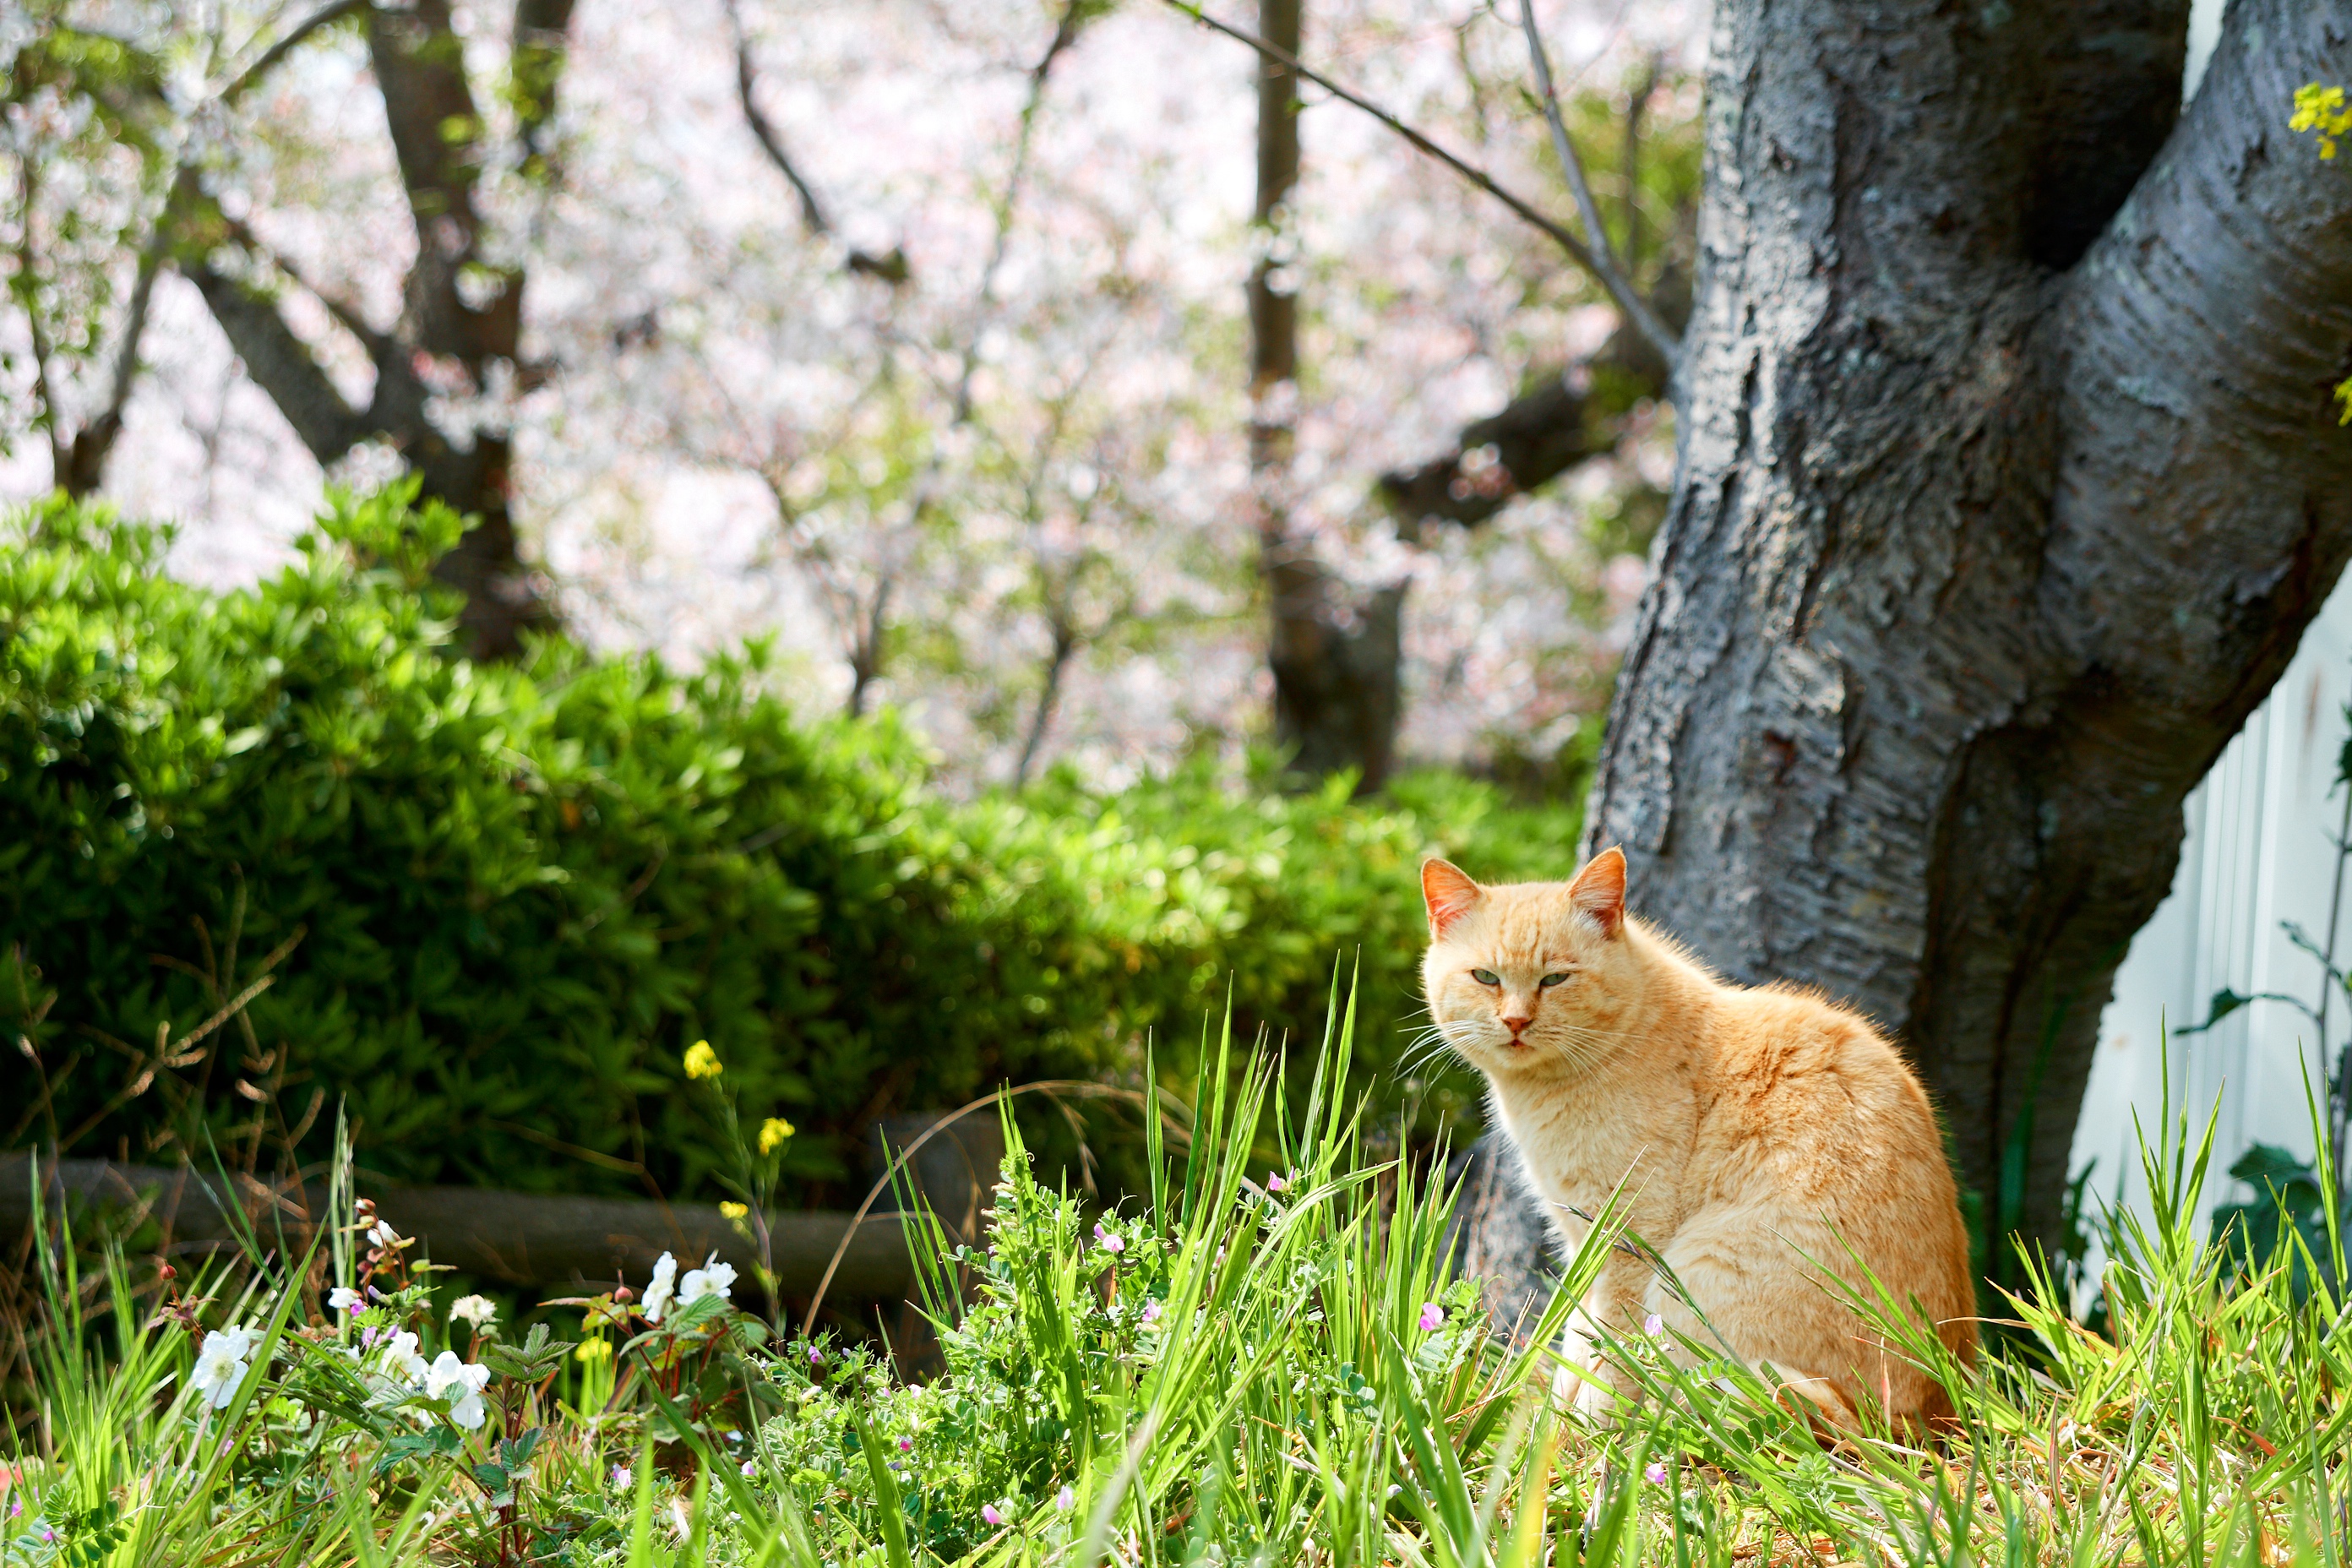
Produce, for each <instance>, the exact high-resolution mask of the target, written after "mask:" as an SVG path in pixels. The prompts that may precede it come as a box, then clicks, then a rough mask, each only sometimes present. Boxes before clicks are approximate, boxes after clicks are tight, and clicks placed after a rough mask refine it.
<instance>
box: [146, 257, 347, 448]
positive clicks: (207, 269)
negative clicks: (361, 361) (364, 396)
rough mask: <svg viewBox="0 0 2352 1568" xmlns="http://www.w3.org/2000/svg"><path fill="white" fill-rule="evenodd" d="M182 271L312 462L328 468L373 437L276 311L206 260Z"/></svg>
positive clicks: (189, 264) (190, 263)
mask: <svg viewBox="0 0 2352 1568" xmlns="http://www.w3.org/2000/svg"><path fill="white" fill-rule="evenodd" d="M180 270H181V272H182V273H183V274H184V276H185V277H186V278H187V279H188V280H189V281H190V282H192V283H194V285H195V286H196V288H197V289H198V291H200V292H201V293H202V294H203V295H204V297H205V304H206V305H207V306H209V307H210V308H211V310H212V313H213V319H214V320H215V321H218V322H219V323H220V325H221V331H224V332H226V333H227V334H228V341H229V346H230V347H231V348H233V349H235V350H236V353H237V357H238V358H239V359H241V360H243V361H244V362H245V370H246V374H247V375H250V376H251V377H252V378H253V379H254V382H255V384H257V385H258V386H259V387H260V388H261V389H262V390H263V391H264V392H266V393H268V395H269V400H270V401H271V402H272V403H275V404H276V405H278V411H279V412H280V413H281V414H283V415H284V416H286V422H287V423H288V424H289V425H291V426H293V427H294V434H295V435H296V436H298V437H300V438H301V442H302V445H303V446H304V447H308V448H309V449H310V455H311V456H312V457H313V458H317V459H318V460H319V461H320V463H322V464H324V463H331V462H333V461H334V460H335V459H336V458H340V457H341V456H342V455H343V454H344V453H346V452H348V451H350V450H351V449H352V447H354V446H356V445H358V444H359V443H360V442H361V441H362V440H363V439H365V438H366V437H367V436H368V435H370V434H371V430H370V427H369V425H368V422H367V421H366V420H365V419H364V418H363V417H362V416H361V415H360V413H359V412H358V411H357V410H355V409H353V408H352V405H350V404H348V403H346V402H345V401H343V395H342V394H341V393H340V392H337V391H336V390H335V384H334V383H333V382H332V381H330V380H329V379H328V378H327V373H326V372H325V371H323V370H321V369H320V368H319V362H318V361H317V360H316V359H314V358H313V357H311V353H310V347H309V345H308V344H306V343H304V342H302V340H301V339H300V338H299V337H297V336H295V334H294V330H293V329H292V328H291V327H289V326H288V325H287V324H286V320H285V318H284V317H282V316H280V315H279V314H278V310H277V307H275V306H274V305H272V304H271V303H270V302H269V301H268V300H266V299H264V298H262V297H260V296H259V295H257V294H256V293H255V292H253V291H252V290H251V289H247V287H246V285H245V284H243V283H241V282H239V281H237V280H236V279H232V278H228V277H226V276H225V275H223V274H222V273H221V272H220V271H219V270H217V269H216V268H214V266H213V265H212V263H211V261H210V260H209V259H203V258H198V259H192V260H191V259H184V260H183V261H182V262H181V263H180Z"/></svg>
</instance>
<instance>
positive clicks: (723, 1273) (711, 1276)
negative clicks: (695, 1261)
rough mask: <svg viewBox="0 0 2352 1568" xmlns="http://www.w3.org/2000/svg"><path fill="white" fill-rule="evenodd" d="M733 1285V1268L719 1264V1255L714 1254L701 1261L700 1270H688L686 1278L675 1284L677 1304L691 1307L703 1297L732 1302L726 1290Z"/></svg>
mask: <svg viewBox="0 0 2352 1568" xmlns="http://www.w3.org/2000/svg"><path fill="white" fill-rule="evenodd" d="M734 1283H735V1266H734V1265H733V1264H731V1263H721V1262H719V1254H717V1253H715V1252H714V1253H712V1254H711V1255H710V1256H709V1258H704V1259H703V1260H702V1267H701V1268H689V1269H688V1270H687V1271H686V1278H684V1279H680V1280H679V1281H678V1282H677V1300H678V1304H679V1305H680V1306H691V1305H693V1304H694V1303H695V1302H697V1301H699V1300H702V1299H703V1298H704V1297H705V1296H717V1297H719V1298H721V1299H722V1300H732V1298H731V1297H730V1296H729V1295H728V1289H729V1288H730V1287H731V1286H732V1285H733V1284H734Z"/></svg>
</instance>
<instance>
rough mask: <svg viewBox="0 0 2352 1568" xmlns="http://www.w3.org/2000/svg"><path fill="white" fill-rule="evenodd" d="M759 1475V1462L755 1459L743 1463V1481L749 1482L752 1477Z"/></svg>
mask: <svg viewBox="0 0 2352 1568" xmlns="http://www.w3.org/2000/svg"><path fill="white" fill-rule="evenodd" d="M759 1473H760V1462H759V1461H758V1460H757V1459H746V1460H744V1461H743V1479H745V1480H750V1479H751V1478H752V1477H753V1476H756V1475H758V1474H759Z"/></svg>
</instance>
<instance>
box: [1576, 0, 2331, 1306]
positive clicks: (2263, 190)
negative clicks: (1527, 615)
mask: <svg viewBox="0 0 2352 1568" xmlns="http://www.w3.org/2000/svg"><path fill="white" fill-rule="evenodd" d="M2187 9H2188V7H2187V3H2186V0H2086V3H2083V4H2076V5H2048V6H2022V5H2021V6H2017V7H2015V8H2012V7H2011V6H2010V5H1985V6H1976V5H1969V6H1949V5H1943V4H1941V3H1940V0H1885V3H1884V4H1879V5H1871V6H1861V7H1858V6H1854V5H1849V4H1844V3H1843V0H1774V3H1771V4H1767V3H1765V0H1719V4H1718V6H1717V20H1716V25H1715V34H1714V38H1713V42H1712V46H1711V48H1710V64H1709V81H1708V103H1707V158H1708V170H1707V195H1706V206H1705V210H1704V215H1703V219H1702V226H1701V238H1702V244H1703V249H1704V255H1703V259H1702V276H1701V278H1700V279H1699V285H1698V291H1697V299H1696V310H1695V313H1694V319H1693V325H1692V330H1691V332H1690V335H1689V338H1688V341H1687V344H1686V349H1685V356H1686V357H1685V372H1684V374H1685V382H1684V384H1683V387H1682V392H1683V398H1682V405H1683V410H1684V423H1683V432H1682V452H1681V463H1680V468H1679V472H1678V475H1677V479H1676V482H1675V494H1674V499H1673V503H1672V508H1671V510H1670V512H1669V515H1668V517H1667V520H1666V521H1665V523H1664V527H1663V529H1662V531H1661V533H1660V536H1659V540H1658V542H1657V545H1656V549H1655V554H1654V560H1655V563H1656V567H1657V580H1656V582H1655V584H1654V586H1653V587H1652V589H1651V591H1650V593H1649V595H1648V596H1647V598H1646V599H1645V600H1644V601H1643V607H1642V610H1641V613H1640V616H1639V619H1638V624H1637V626H1636V628H1635V631H1634V634H1633V640H1632V644H1631V647H1630V648H1629V650H1628V653H1627V656H1626V660H1625V666H1624V671H1623V674H1622V677H1621V679H1620V681H1619V685H1618V689H1617V695H1616V699H1615V702H1614V706H1613V708H1612V712H1611V716H1610V724H1609V731H1608V739H1607V742H1606V743H1605V746H1604V748H1603V751H1602V754H1601V760H1600V765H1599V769H1598V773H1597V776H1596V779H1595V782H1594V785H1593V791H1592V796H1591V810H1590V816H1589V826H1588V828H1587V847H1588V849H1594V848H1599V847H1602V846H1606V845H1609V844H1622V846H1623V847H1624V848H1625V851H1626V853H1627V855H1628V856H1629V858H1631V861H1632V877H1631V883H1630V889H1631V895H1632V898H1633V901H1634V906H1635V908H1636V909H1637V910H1638V911H1639V912H1641V913H1643V915H1645V916H1647V917H1648V918H1649V919H1651V920H1653V921H1657V922H1658V923H1660V924H1662V925H1664V927H1666V928H1667V929H1669V930H1671V931H1675V932H1676V933H1677V934H1679V935H1681V936H1682V937H1684V938H1685V939H1686V940H1688V941H1689V942H1692V943H1693V944H1694V945H1695V946H1696V949H1697V950H1698V951H1699V952H1701V953H1702V954H1704V955H1705V956H1706V958H1707V959H1708V960H1709V961H1711V962H1712V963H1715V964H1717V966H1718V967H1719V968H1720V969H1721V970H1722V971H1723V972H1724V973H1726V974H1727V975H1728V976H1730V977H1733V978H1735V979H1738V980H1742V981H1751V982H1753V981H1764V980H1790V981H1795V982H1799V983H1802V984H1815V985H1820V986H1822V987H1823V988H1825V989H1826V990H1828V991H1829V992H1830V993H1831V994H1833V995H1835V996H1837V997H1840V998H1842V999H1844V1000H1847V1001H1850V1002H1851V1003H1853V1005H1856V1006H1858V1007H1861V1008H1862V1009H1864V1010H1865V1011H1866V1012H1868V1013H1869V1014H1870V1015H1871V1016H1873V1017H1874V1018H1875V1019H1876V1020H1877V1021H1878V1022H1879V1023H1880V1024H1881V1025H1882V1026H1885V1028H1887V1029H1888V1030H1890V1031H1891V1032H1892V1033H1893V1034H1894V1035H1895V1037H1897V1038H1898V1039H1899V1040H1900V1041H1901V1042H1902V1044H1903V1046H1904V1047H1905V1048H1906V1050H1907V1051H1908V1052H1909V1054H1910V1056H1911V1058H1912V1059H1913V1060H1914V1061H1915V1062H1916V1064H1917V1066H1918V1067H1919V1068H1920V1069H1921V1071H1922V1072H1923V1074H1924V1076H1925V1077H1926V1079H1927V1081H1928V1083H1929V1085H1930V1087H1931V1089H1932V1090H1933V1092H1934V1094H1935V1096H1936V1098H1937V1103H1938V1104H1939V1105H1940V1106H1941V1108H1942V1110H1943V1112H1944V1114H1945V1116H1946V1118H1947V1119H1948V1123H1949V1127H1950V1131H1951V1135H1952V1139H1953V1143H1954V1147H1955V1151H1956V1152H1957V1155H1958V1161H1959V1163H1960V1166H1961V1171H1962V1179H1963V1182H1964V1184H1965V1185H1966V1186H1967V1187H1968V1188H1969V1189H1971V1190H1972V1191H1973V1192H1974V1194H1976V1195H1977V1198H1978V1200H1979V1203H1980V1204H1981V1205H1982V1209H1981V1216H1982V1225H1981V1230H1982V1234H1983V1236H1984V1237H1985V1238H1986V1240H1987V1241H1988V1242H1994V1241H1996V1240H1997V1239H1998V1238H2001V1237H2007V1236H2008V1235H2010V1234H2011V1233H2021V1234H2022V1235H2023V1236H2024V1237H2027V1238H2029V1239H2030V1240H2032V1241H2035V1242H2039V1243H2042V1244H2044V1245H2047V1244H2049V1243H2051V1242H2053V1241H2054V1240H2055V1238H2056V1232H2057V1229H2058V1222H2059V1216H2060V1209H2061V1204H2062V1199H2063V1185H2064V1179H2065V1175H2066V1171H2067V1157H2068V1148H2069V1142H2070V1140H2071V1138H2072V1136H2073V1133H2074V1121H2075V1116H2076V1112H2077V1110H2078V1109H2079V1106H2080V1103H2081V1098H2082V1091H2083V1085H2084V1078H2085V1077H2086V1075H2087V1072H2088V1068H2089V1063H2090V1056H2091V1050H2092V1047H2093V1044H2094V1041H2095V1030H2096V1027H2097V1024H2098V1019H2099V1015H2100V1010H2101V1008H2102V1007H2103V1006H2104V1005H2105V1003H2106V1001H2107V998H2108V995H2109V992H2110V987H2111V983H2112V980H2113V977H2114V974H2115V971H2116V964H2117V963H2118V962H2119V961H2120V960H2121V959H2122V957H2123V954H2124V951H2125V948H2126V944H2127V943H2128V942H2129V941H2130V939H2131V936H2132V933H2133V932H2134V931H2137V930H2138V929H2139V927H2140V925H2141V924H2142V923H2143V922H2144V921H2146V920H2147V917H2148V916H2149V914H2150V913H2152V912H2153V911H2154V910H2155V908H2156V906H2157V904H2158V901H2159V900H2161V899H2162V898H2163V896H2164V894H2165V891H2166V889H2167V888H2168V886H2169V885H2170V882H2171V879H2172V875H2173V870H2174V868H2175V865H2176V862H2177V861H2178V858H2179V847H2180V840H2181V834H2182V817H2181V803H2182V800H2183V797H2184V796H2185V795H2187V794H2188V792H2189V789H2190V788H2191V787H2193V786H2194V785H2195V784H2196V783H2197V781H2198V780H2199V779H2200V777H2201V776H2202V775H2203V774H2204V773H2205V771H2206V770H2207V768H2208V767H2209V766H2210V765H2211V763H2212V762H2213V761H2214V759H2215V757H2216V756H2217V755H2218V754H2219V752H2221V748H2222V746H2223V745H2224V744H2225V743H2226V742H2228V740H2229V739H2230V737H2231V735H2232V734H2234V733H2235V732H2236V731H2237V730H2238V728H2239V726H2240V725H2241V723H2242V721H2244V720H2245V718H2246V716H2247V714H2248V713H2249V712H2250V711H2251V710H2252V709H2253V708H2254V707H2255V706H2256V705H2257V704H2258V703H2259V702H2260V701H2261V700H2262V699H2263V694H2264V693H2265V692H2267V691H2268V690H2269V689H2270V687H2271V684H2272V683H2273V680H2275V679H2277V677H2278V675H2279V672H2280V671H2281V669H2282V668H2284V666H2285V664H2286V662H2287V659H2288V658H2289V656H2290V655H2291V654H2292V653H2293V652H2294V647H2295V643H2296V641H2297V639H2298V638H2299V637H2300V636H2301V635H2302V632H2303V630H2304V628H2305V626H2306V625H2307V624H2308V623H2309V622H2310V620H2311V617H2312V616H2313V615H2314V614H2315V612H2316V611H2317V609H2318V608H2319V606H2320V604H2321V602H2322V601H2323V600H2324V599H2325V597H2326V595H2327V593H2328V591H2329V590H2330V588H2332V587H2333V585H2334V584H2335V583H2336V577H2337V574H2338V573H2339V572H2340V570H2341V569H2342V567H2343V565H2344V563H2345V559H2346V556H2347V552H2352V434H2347V433H2346V432H2344V431H2341V430H2339V429H2338V428H2337V427H2336V423H2335V421H2334V420H2333V419H2332V418H2331V417H2330V416H2329V409H2328V401H2329V395H2328V394H2329V387H2330V386H2331V385H2332V384H2333V383H2335V382H2336V380H2338V379H2340V378H2341V377H2342V376H2343V375H2344V374H2346V372H2347V369H2352V363H2347V359H2352V171H2347V170H2345V169H2343V168H2341V167H2340V166H2338V165H2336V164H2327V163H2321V162H2319V160H2318V159H2317V157H2316V155H2315V154H2316V149H2315V147H2314V146H2313V145H2312V144H2311V143H2310V142H2308V141H2307V140H2301V139H2297V138H2295V137H2294V136H2292V135H2290V134H2289V133H2288V132H2287V131H2286V128H2285V121H2286V118H2287V115H2288V113H2289V111H2290V104H2291V100H2292V98H2293V94H2294V89H2296V88H2297V87H2298V86H2300V85H2302V84H2303V83H2305V82H2307V81H2310V80H2313V79H2326V80H2331V81H2333V80H2341V79H2344V78H2345V77H2346V76H2347V75H2352V58H2347V55H2348V54H2352V51H2347V40H2348V39H2352V16H2347V13H2346V12H2345V10H2344V9H2343V8H2342V6H2341V5H2311V4H2309V3H2308V0H2236V3H2235V4H2234V5H2231V9H2230V12H2229V15H2228V17H2227V20H2226V22H2225V25H2224V27H2223V31H2222V36H2221V42H2220V45H2219V47H2218V48H2217V50H2216V52H2215V55H2214V58H2213V61H2212V64H2211V67H2210V70H2209V71H2208V74H2207V76H2206V78H2205V80H2204V83H2203V85H2202V87H2201V89H2200V92H2199V94H2198V96H2197V100H2196V101H2195V103H2194V104H2193V105H2192V106H2191V107H2190V108H2189V110H2188V111H2187V112H2186V114H2185V115H2181V116H2180V117H2179V124H2178V126H2177V127H2175V126H2174V125H2173V124H2172V121H2173V120H2174V118H2175V114H2176V106H2177V103H2178V99H2179V82H2180V77H2181V65H2182V57H2183V52H2184V41H2185V36H2186V23H2187ZM2006 1262H2007V1248H2006V1247H2000V1246H1995V1247H1992V1248H1991V1249H1990V1252H1989V1263H1990V1267H1991V1268H1994V1269H1995V1270H1998V1271H2000V1273H2002V1274H2004V1275H2006V1274H2008V1273H2009V1270H2008V1268H2007V1267H2006Z"/></svg>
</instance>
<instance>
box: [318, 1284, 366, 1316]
mask: <svg viewBox="0 0 2352 1568" xmlns="http://www.w3.org/2000/svg"><path fill="white" fill-rule="evenodd" d="M364 1305H366V1301H365V1300H364V1299H363V1298H362V1296H361V1295H360V1293H359V1292H358V1291H356V1290H354V1289H352V1288H351V1287H350V1286H348V1285H338V1286H336V1287H335V1288H334V1289H331V1290H330V1291H328V1292H327V1310H329V1311H331V1312H350V1311H355V1310H358V1309H359V1308H361V1307H362V1306H364Z"/></svg>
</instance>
